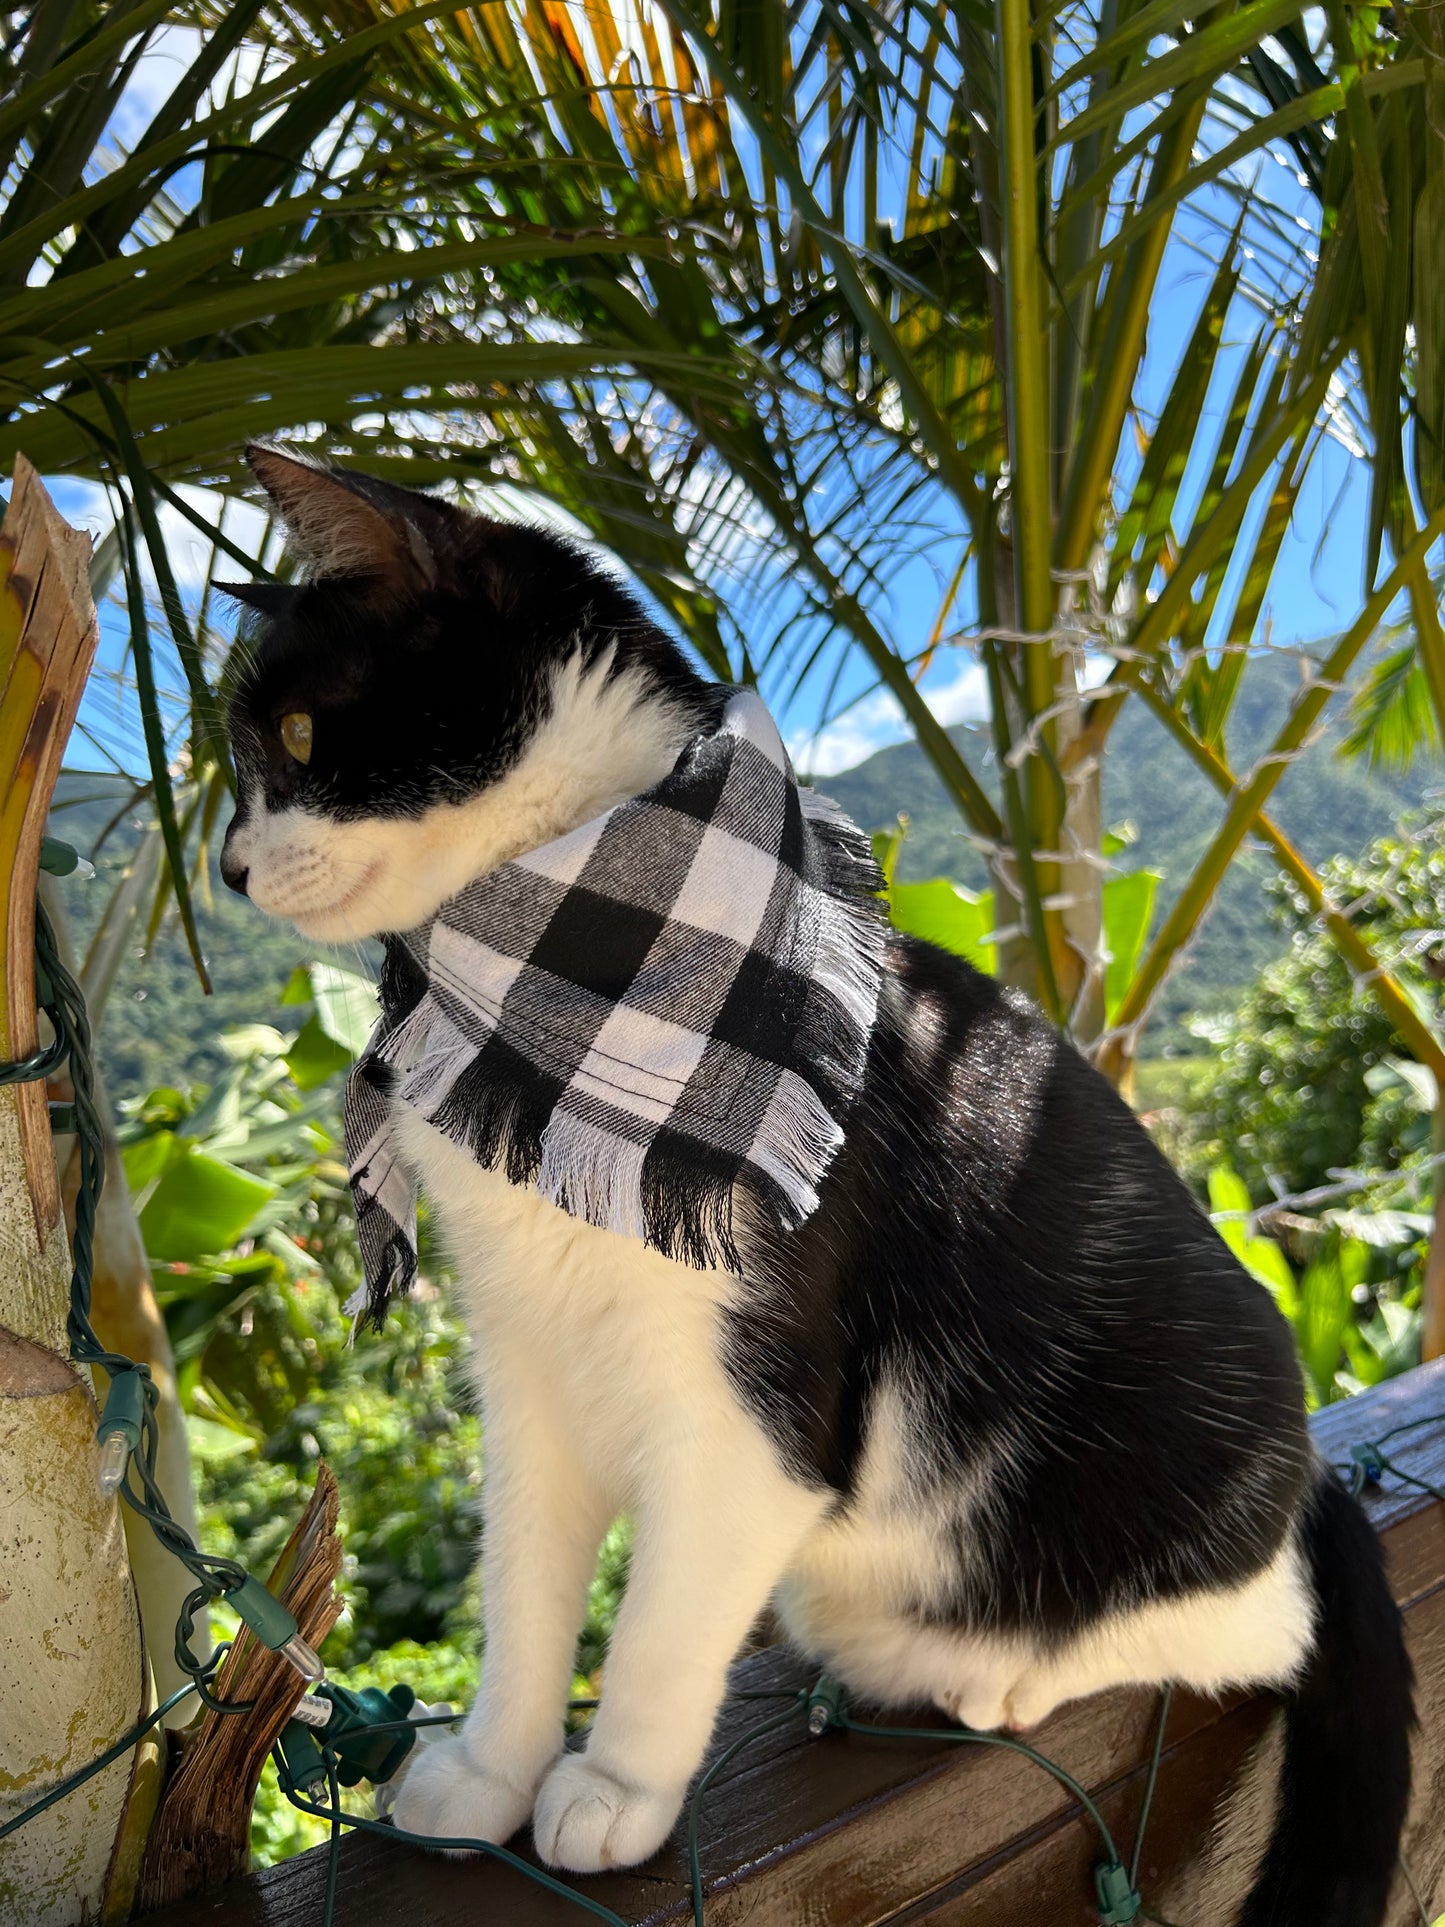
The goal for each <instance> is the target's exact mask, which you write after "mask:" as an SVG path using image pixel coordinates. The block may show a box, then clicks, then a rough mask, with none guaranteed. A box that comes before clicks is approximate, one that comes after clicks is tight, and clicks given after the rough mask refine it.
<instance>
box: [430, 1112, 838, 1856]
mask: <svg viewBox="0 0 1445 1927" xmlns="http://www.w3.org/2000/svg"><path fill="white" fill-rule="evenodd" d="M398 1122H399V1126H400V1130H401V1137H402V1144H403V1151H404V1154H405V1155H407V1156H408V1157H409V1158H410V1159H411V1160H412V1161H413V1162H414V1163H415V1165H416V1167H417V1169H418V1170H419V1171H421V1172H423V1173H424V1174H425V1182H426V1186H427V1190H428V1193H429V1195H430V1197H431V1199H432V1202H433V1205H434V1207H435V1209H436V1211H437V1213H438V1216H439V1219H440V1222H441V1226H442V1230H443V1235H444V1237H445V1239H446V1242H447V1244H448V1245H449V1247H450V1248H451V1251H452V1252H453V1254H454V1255H455V1257H456V1259H457V1261H458V1282H459V1285H460V1289H461V1298H462V1306H463V1309H464V1311H465V1313H466V1315H467V1318H468V1321H469V1323H470V1324H471V1326H472V1328H473V1331H474V1333H475V1337H476V1349H477V1361H478V1362H477V1371H478V1379H479V1383H480V1389H481V1396H482V1406H483V1413H484V1427H485V1438H486V1450H487V1484H486V1495H487V1496H486V1527H485V1532H484V1538H483V1549H482V1599H483V1608H484V1617H485V1632H486V1641H485V1646H484V1649H483V1662H482V1680H481V1685H480V1687H479V1689H478V1693H477V1699H476V1703H475V1705H474V1706H473V1708H472V1711H471V1714H470V1715H469V1716H468V1720H467V1723H466V1726H465V1728H464V1730H463V1732H462V1734H461V1735H460V1736H459V1738H458V1739H457V1740H456V1741H455V1742H454V1744H453V1745H452V1746H451V1747H450V1748H448V1749H442V1748H438V1747H434V1748H429V1749H428V1750H427V1752H426V1753H425V1754H423V1755H422V1757H421V1758H420V1760H419V1761H418V1765H417V1771H416V1773H415V1774H414V1775H413V1776H411V1777H410V1778H409V1779H408V1780H407V1782H406V1784H405V1785H404V1786H403V1788H402V1791H401V1795H400V1797H399V1799H398V1802H397V1808H396V1816H397V1823H398V1825H400V1826H403V1827H408V1828H412V1829H413V1830H415V1831H418V1832H423V1833H433V1834H438V1833H440V1834H448V1833H457V1832H460V1833H467V1834H474V1835H476V1834H479V1835H481V1837H482V1838H484V1839H494V1840H500V1839H503V1838H505V1837H506V1835H507V1834H508V1833H510V1832H511V1831H512V1830H513V1828H514V1827H516V1826H517V1825H519V1824H520V1823H521V1821H522V1820H523V1819H524V1818H525V1817H526V1814H527V1812H528V1810H529V1809H530V1808H531V1806H532V1801H533V1796H534V1795H535V1800H536V1810H535V1814H534V1820H533V1826H534V1833H535V1836H536V1840H537V1845H538V1848H539V1851H540V1852H541V1853H542V1854H543V1856H544V1857H545V1858H546V1859H547V1860H549V1861H551V1862H552V1863H553V1864H554V1865H556V1866H562V1867H571V1868H574V1869H579V1870H584V1869H593V1868H597V1867H606V1866H614V1865H618V1866H620V1865H628V1864H630V1863H631V1862H633V1861H635V1860H638V1859H643V1858H646V1856H647V1855H648V1854H650V1853H652V1852H653V1851H654V1850H655V1849H656V1848H657V1847H658V1846H660V1845H661V1843H662V1841H663V1840H664V1839H665V1838H666V1837H667V1835H668V1833H669V1832H670V1831H671V1829H672V1826H673V1823H674V1821H675V1820H676V1818H677V1814H678V1811H679V1808H680V1807H681V1804H682V1799H683V1794H684V1792H685V1790H686V1787H687V1783H688V1781H689V1780H690V1779H691V1777H692V1775H693V1773H694V1771H695V1770H696V1767H697V1764H698V1761H699V1759H700V1758H701V1755H702V1752H703V1749H704V1748H705V1746H706V1745H707V1740H708V1736H709V1734H710V1733H711V1731H712V1725H713V1720H714V1718H715V1716H716V1712H717V1708H718V1705H719V1702H720V1701H721V1698H722V1695H723V1691H724V1687H725V1683H726V1676H727V1669H728V1665H729V1662H730V1661H731V1660H732V1658H733V1655H734V1654H735V1653H736V1651H737V1649H738V1646H739V1645H740V1644H741V1642H742V1640H743V1638H744V1637H745V1635H746V1633H747V1631H748V1628H749V1627H750V1626H751V1625H752V1623H753V1620H754V1619H755V1618H756V1617H757V1615H758V1613H759V1612H760V1611H761V1609H762V1608H763V1606H764V1605H765V1604H766V1602H767V1599H768V1595H769V1593H770V1592H771V1590H772V1588H773V1587H774V1585H775V1584H776V1582H777V1580H778V1578H779V1576H780V1574H781V1573H782V1571H783V1570H784V1568H785V1566H786V1565H787V1563H788V1561H789V1559H790V1558H791V1557H792V1556H793V1554H794V1552H795V1549H796V1548H797V1546H798V1545H799V1544H800V1542H801V1541H802V1540H803V1539H804V1538H805V1537H806V1536H807V1534H808V1532H809V1531H810V1530H811V1529H812V1528H813V1527H814V1526H815V1525H816V1524H817V1522H818V1520H819V1519H820V1518H821V1517H822V1514H823V1512H824V1511H825V1509H826V1507H827V1504H828V1499H827V1495H825V1494H823V1493H820V1492H815V1491H810V1490H808V1489H806V1488H805V1487H803V1486H802V1485H800V1484H798V1483H797V1482H796V1481H795V1480H793V1479H791V1478H790V1477H789V1476H788V1475H787V1474H786V1473H785V1472H784V1470H783V1469H782V1467H781V1466H780V1465H779V1463H778V1461H777V1458H776V1456H775V1454H774V1453H773V1451H772V1449H771V1448H770V1446H769V1444H768V1442H767V1440H766V1439H765V1437H764V1436H763V1433H762V1431H761V1430H760V1429H759V1427H758V1426H757V1425H756V1424H755V1423H754V1421H753V1420H752V1419H751V1418H750V1417H749V1415H748V1414H747V1413H746V1412H745V1410H744V1409H743V1407H742V1406H741V1404H740V1403H739V1401H738V1398H737V1395H736V1393H735V1392H734V1390H733V1387H732V1385H731V1383H730V1382H729V1380H728V1378H727V1375H726V1373H725V1372H724V1370H723V1367H722V1362H721V1345H720V1332H719V1329H718V1324H719V1315H720V1312H721V1309H722V1307H723V1306H724V1305H725V1303H726V1302H727V1300H728V1298H729V1297H730V1295H731V1293H732V1291H733V1290H734V1288H735V1287H734V1283H733V1281H732V1280H731V1279H729V1278H727V1277H726V1276H724V1275H723V1274H722V1273H718V1272H703V1271H694V1270H692V1269H690V1268H688V1267H685V1266H681V1265H676V1264H674V1263H672V1262H671V1260H669V1259H666V1258H663V1257H661V1256H659V1255H658V1254H657V1253H656V1252H652V1251H647V1250H645V1249H644V1248H643V1247H642V1246H641V1245H638V1244H636V1243H634V1242H633V1241H632V1240H630V1239H624V1238H620V1237H617V1236H616V1235H615V1234H613V1233H611V1232H605V1231H598V1230H595V1229H593V1227H591V1226H590V1225H586V1224H583V1223H581V1222H580V1221H579V1220H578V1219H575V1218H571V1217H569V1216H567V1215H566V1213H564V1212H562V1211H559V1210H558V1209H557V1208H556V1206H554V1205H551V1204H548V1203H546V1202H545V1201H544V1200H543V1199H542V1198H540V1197H538V1196H537V1195H536V1194H535V1193H534V1192H530V1191H525V1190H521V1189H518V1188H514V1187H512V1186H510V1185H508V1184H507V1183H506V1182H505V1181H504V1180H503V1179H501V1178H499V1177H497V1176H495V1175H493V1174H491V1173H488V1172H484V1171H481V1170H479V1169H478V1167H477V1166H476V1164H475V1163H473V1161H472V1160H471V1159H470V1158H469V1157H468V1156H467V1155H466V1153H465V1152H464V1151H461V1150H459V1149H458V1148H457V1147H456V1146H455V1145H453V1144H452V1143H451V1142H450V1140H448V1139H446V1138H444V1137H442V1136H441V1135H440V1133H438V1132H437V1131H435V1130H434V1129H433V1127H432V1126H431V1125H429V1124H427V1123H425V1122H424V1121H423V1120H422V1119H420V1118H418V1117H417V1116H416V1115H415V1113H403V1114H402V1115H401V1117H400V1118H399V1120H398ZM620 1511H628V1512H630V1513H631V1514H632V1515H633V1516H634V1518H635V1521H636V1539H635V1544H634V1551H633V1557H632V1572H631V1578H630V1582H629V1585H628V1588H627V1594H626V1598H625V1600H624V1602H623V1606H622V1610H621V1613H620V1615H619V1618H618V1623H617V1628H616V1631H615V1633H614V1635H613V1639H612V1644H611V1650H610V1652H609V1655H608V1660H607V1668H606V1686H605V1690H604V1693H603V1698H602V1704H601V1707H600V1709H599V1711H598V1714H597V1717H596V1721H595V1722H594V1725H593V1729H592V1733H591V1735H590V1738H589V1741H588V1745H587V1750H586V1753H585V1754H584V1755H582V1756H580V1757H579V1756H574V1755H570V1754H569V1755H565V1756H563V1757H562V1758H560V1759H558V1757H557V1755H558V1748H559V1746H560V1743H561V1733H562V1710H563V1703H564V1700H565V1696H566V1690H567V1681H568V1678H569V1676H570V1673H571V1667H572V1656H573V1648H574V1646H575V1643H576V1638H577V1632H578V1629H579V1627H580V1625H581V1620H582V1614H583V1607H584V1603H585V1594H586V1586H587V1581H588V1579H589V1577H590V1575H591V1572H592V1567H593V1563H594V1561H595V1558H596V1553H597V1546H598V1543H599V1541H600V1539H601V1537H602V1534H603V1532H604V1531H605V1530H606V1527H607V1525H608V1523H609V1522H610V1520H611V1519H612V1518H613V1517H614V1516H615V1515H616V1514H617V1513H618V1512H620ZM479 1768H480V1769H483V1770H482V1771H481V1772H480V1773H479V1771H478V1769H479ZM501 1776H505V1777H504V1778H503V1777H501ZM463 1821H465V1822H466V1824H465V1825H463V1824H462V1822H463Z"/></svg>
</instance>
